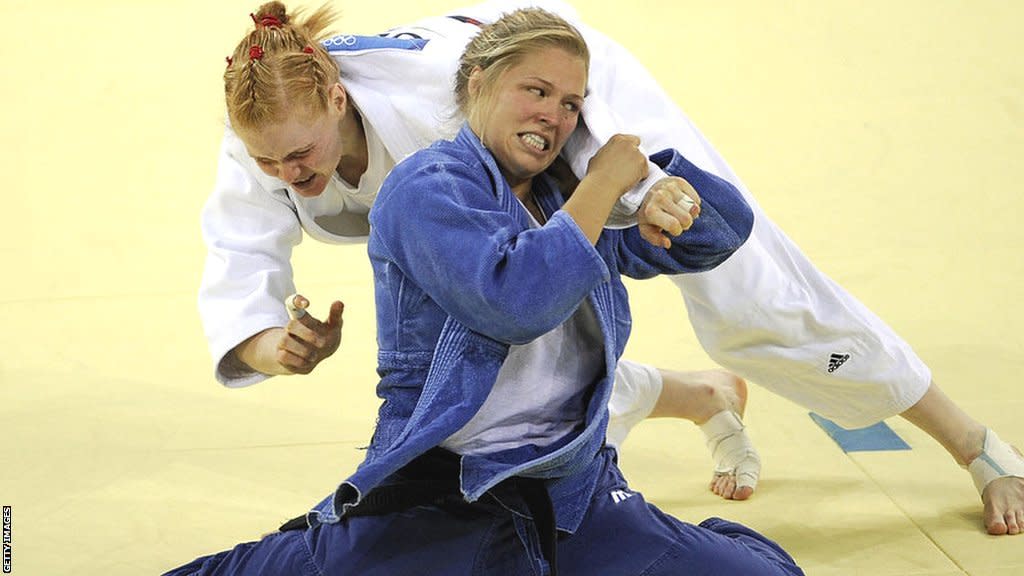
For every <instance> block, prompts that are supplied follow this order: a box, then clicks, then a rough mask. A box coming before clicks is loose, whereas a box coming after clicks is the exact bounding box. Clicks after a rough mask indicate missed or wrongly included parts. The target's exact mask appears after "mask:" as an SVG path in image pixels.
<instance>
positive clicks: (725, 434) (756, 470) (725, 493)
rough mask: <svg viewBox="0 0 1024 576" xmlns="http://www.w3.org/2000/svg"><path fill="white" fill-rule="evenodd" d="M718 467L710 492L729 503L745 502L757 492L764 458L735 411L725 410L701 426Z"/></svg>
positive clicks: (716, 467)
mask: <svg viewBox="0 0 1024 576" xmlns="http://www.w3.org/2000/svg"><path fill="white" fill-rule="evenodd" d="M700 429H701V431H702V432H704V436H705V438H707V447H708V450H710V451H711V458H712V460H713V461H714V463H715V470H714V474H713V476H712V478H711V485H710V488H711V491H712V492H714V493H715V494H718V495H719V496H721V497H722V498H725V499H727V500H746V499H747V498H749V497H750V496H751V495H752V494H753V493H754V490H755V489H756V488H757V480H758V478H759V477H760V476H761V457H760V455H758V453H757V450H756V449H755V448H754V444H753V442H751V441H750V437H748V436H747V432H746V426H744V425H743V420H741V419H740V417H739V415H738V414H736V412H733V411H732V410H722V411H721V412H719V413H717V414H715V415H714V416H712V417H711V418H710V419H709V420H708V421H707V422H705V423H704V424H702V425H701V426H700Z"/></svg>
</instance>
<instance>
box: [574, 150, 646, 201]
mask: <svg viewBox="0 0 1024 576" xmlns="http://www.w3.org/2000/svg"><path fill="white" fill-rule="evenodd" d="M647 170H648V164H647V157H646V156H644V154H643V152H641V151H640V138H639V137H637V136H633V135H631V134H616V135H614V136H612V137H611V138H610V139H609V140H608V142H607V143H605V145H604V146H602V147H601V149H600V150H598V151H597V154H595V155H594V157H593V158H591V159H590V163H589V164H588V165H587V175H586V176H585V177H584V179H586V178H591V177H593V178H596V179H597V182H598V183H599V184H600V185H601V188H602V189H604V190H606V191H608V192H609V193H614V194H615V199H616V200H617V199H618V198H619V196H622V195H623V194H625V193H626V192H628V191H629V190H631V189H632V188H633V186H636V184H637V183H638V182H640V180H642V179H644V178H645V177H646V176H647Z"/></svg>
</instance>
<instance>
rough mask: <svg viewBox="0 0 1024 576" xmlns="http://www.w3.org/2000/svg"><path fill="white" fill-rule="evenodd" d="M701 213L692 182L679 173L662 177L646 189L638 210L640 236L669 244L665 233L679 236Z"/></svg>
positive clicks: (661, 244)
mask: <svg viewBox="0 0 1024 576" xmlns="http://www.w3.org/2000/svg"><path fill="white" fill-rule="evenodd" d="M699 215H700V196H699V195H698V194H697V191H696V190H694V189H693V186H690V183H689V182H687V181H686V180H683V179H682V178H678V177H676V176H669V177H667V178H662V179H661V180H658V181H657V182H655V184H654V186H651V189H650V190H648V191H647V196H645V197H644V201H643V203H642V204H640V210H639V211H638V212H637V224H638V225H639V226H640V236H642V237H643V238H644V240H647V241H648V242H650V243H651V244H653V245H655V246H661V247H662V248H669V247H671V246H672V241H671V240H670V239H669V238H668V237H667V236H665V234H668V235H670V236H678V235H680V234H682V233H683V232H685V231H686V230H689V229H690V226H693V221H694V219H696V218H697V217H698V216H699Z"/></svg>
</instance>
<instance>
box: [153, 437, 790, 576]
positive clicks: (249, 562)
mask: <svg viewBox="0 0 1024 576" xmlns="http://www.w3.org/2000/svg"><path fill="white" fill-rule="evenodd" d="M598 459H599V461H600V465H601V467H602V471H601V475H600V480H599V482H598V485H597V489H596V490H595V491H594V493H593V497H592V500H591V504H590V508H589V509H588V510H587V513H586V516H585V517H584V519H583V523H582V524H581V525H580V527H579V529H578V530H577V531H576V532H575V533H574V534H561V535H560V538H559V540H558V561H557V562H558V574H559V575H561V576H567V575H571V576H595V575H609V576H620V575H621V576H626V575H638V576H640V575H642V576H669V575H684V574H685V575H688V576H712V575H716V576H719V575H720V576H725V575H737V576H760V575H765V576H768V575H773V576H774V575H778V576H784V575H789V576H792V575H798V574H803V571H801V570H800V568H798V567H797V565H796V563H795V562H794V561H793V558H791V557H790V556H789V555H788V554H787V553H786V552H785V551H783V550H782V548H780V547H779V546H778V545H777V544H775V543H774V542H772V541H771V540H769V539H768V538H766V537H764V536H762V535H761V534H758V533H757V532H755V531H753V530H751V529H750V528H747V527H746V526H742V525H740V524H736V523H733V522H729V521H726V520H722V519H719V518H710V519H708V520H705V521H703V522H701V523H700V525H693V524H689V523H686V522H682V521H680V520H677V519H676V518H673V517H671V516H669V515H667V514H664V513H663V512H661V511H660V510H658V508H657V507H655V506H654V505H653V504H649V503H648V502H646V501H645V500H644V497H643V496H642V495H641V494H640V493H639V492H634V491H632V490H630V489H629V486H628V485H627V484H626V481H625V479H624V478H623V477H622V473H621V472H620V471H619V468H618V466H617V464H616V462H615V452H614V450H612V449H610V448H605V449H603V450H602V451H601V452H600V453H599V454H598ZM519 508H520V507H517V506H515V503H512V502H499V501H497V500H494V499H488V498H483V499H481V501H480V502H479V503H477V504H474V505H471V506H470V505H467V506H456V507H450V508H449V507H445V506H443V505H442V506H418V507H415V508H411V509H409V510H407V511H403V512H397V513H392V514H385V515H380V516H355V517H346V518H343V519H342V521H341V522H338V523H335V524H320V525H318V526H315V527H312V528H306V529H304V530H291V531H287V532H277V533H274V534H271V535H269V536H266V537H265V538H263V539H262V540H260V541H258V542H249V543H246V544H240V545H238V546H236V547H235V548H234V549H232V550H229V551H225V552H221V553H219V554H214V555H212V556H206V557H202V558H198V559H196V560H195V561H193V562H191V563H189V564H187V565H185V566H182V567H180V568H177V569H175V570H171V571H170V572H167V573H166V574H165V576H192V575H194V576H243V575H244V576H350V575H351V576H357V575H358V576H448V575H452V576H456V575H459V576H461V575H465V576H471V575H472V576H485V575H486V576H506V575H508V576H525V575H536V576H544V575H546V574H549V573H550V570H549V567H548V566H547V564H546V562H545V561H544V558H543V555H542V553H541V550H540V543H539V540H538V538H537V531H536V530H535V529H534V526H533V522H532V521H531V519H530V518H528V517H527V516H526V515H525V514H523V513H521V512H520V511H519Z"/></svg>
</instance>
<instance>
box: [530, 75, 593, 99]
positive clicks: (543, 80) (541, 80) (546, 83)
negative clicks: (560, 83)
mask: <svg viewBox="0 0 1024 576" xmlns="http://www.w3.org/2000/svg"><path fill="white" fill-rule="evenodd" d="M526 79H527V80H534V81H536V82H540V83H541V84H543V85H544V86H545V87H547V88H554V86H555V85H554V84H552V83H551V82H548V81H547V80H545V79H543V78H541V77H540V76H527V77H526ZM568 96H569V97H570V98H578V99H580V100H583V96H581V95H579V94H576V93H570V94H568Z"/></svg>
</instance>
